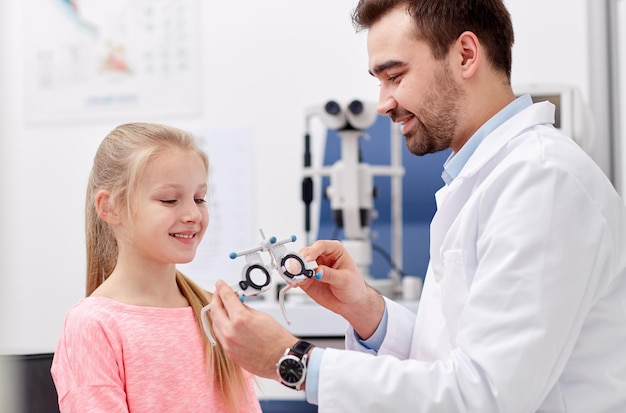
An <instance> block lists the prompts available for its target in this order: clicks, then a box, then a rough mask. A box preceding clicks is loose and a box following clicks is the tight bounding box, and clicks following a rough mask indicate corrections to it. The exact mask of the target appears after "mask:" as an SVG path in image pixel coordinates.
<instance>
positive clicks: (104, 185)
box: [85, 123, 249, 412]
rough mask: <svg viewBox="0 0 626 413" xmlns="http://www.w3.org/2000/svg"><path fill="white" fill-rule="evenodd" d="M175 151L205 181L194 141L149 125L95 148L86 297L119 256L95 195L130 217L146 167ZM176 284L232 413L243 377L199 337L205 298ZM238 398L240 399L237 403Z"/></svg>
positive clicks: (192, 287)
mask: <svg viewBox="0 0 626 413" xmlns="http://www.w3.org/2000/svg"><path fill="white" fill-rule="evenodd" d="M176 148H177V149H182V150H187V151H189V152H191V153H196V154H197V155H198V156H199V157H200V158H201V159H202V161H203V163H204V167H205V170H206V172H207V175H208V168H209V161H208V158H207V155H206V154H205V153H204V152H203V151H202V150H201V149H200V148H199V147H198V145H197V143H196V141H195V139H194V137H193V136H192V135H191V134H190V133H188V132H186V131H183V130H180V129H177V128H174V127H171V126H166V125H159V124H151V123H129V124H125V125H120V126H118V127H117V128H115V129H114V130H113V131H111V132H110V133H109V134H108V135H107V136H106V137H105V138H104V140H103V141H102V143H101V144H100V146H99V148H98V150H97V152H96V155H95V157H94V161H93V167H92V170H91V174H90V176H89V183H88V185H87V198H86V204H85V231H86V234H85V235H86V247H87V291H86V295H87V296H89V295H91V293H92V292H93V291H94V290H95V289H96V288H98V286H100V284H102V283H103V282H104V280H106V279H107V278H108V277H109V275H110V274H111V272H112V271H113V269H114V268H115V265H116V261H117V255H118V247H117V241H116V239H115V236H114V234H113V231H112V229H111V228H110V227H109V225H108V224H107V223H106V222H104V221H103V220H102V219H100V217H99V216H98V214H97V212H96V208H95V196H96V194H97V193H98V191H100V190H102V189H104V190H107V191H109V193H110V203H111V205H120V206H122V205H125V207H126V209H127V211H128V213H129V216H132V194H133V193H136V191H135V189H136V188H137V186H138V184H139V183H140V181H141V176H142V174H143V171H144V169H145V167H146V165H147V164H148V162H149V161H150V160H151V159H152V158H154V157H155V156H157V155H158V154H160V153H163V152H165V151H168V150H171V149H176ZM176 283H177V285H178V288H179V289H180V291H181V293H182V294H183V295H184V296H185V298H186V299H187V301H188V302H189V304H190V305H191V307H192V309H193V311H194V313H195V315H196V319H197V322H198V329H199V330H200V332H201V335H202V337H203V346H204V349H205V356H206V363H207V366H206V367H207V373H208V374H209V377H210V376H211V375H214V377H215V380H214V383H215V385H216V386H218V387H219V391H220V393H221V395H222V398H223V401H224V405H225V406H226V408H227V410H228V411H233V412H234V411H236V410H237V406H239V405H241V402H242V401H246V400H247V397H249V395H248V387H247V385H246V377H245V374H244V372H243V370H242V369H241V367H239V366H238V365H236V364H235V363H234V362H233V361H232V360H230V359H229V358H228V356H227V355H226V353H225V351H224V350H223V348H222V347H221V346H220V345H219V343H218V345H217V346H212V345H211V343H210V342H209V340H208V338H207V337H206V336H205V334H204V333H203V329H202V321H201V319H200V317H201V313H200V312H201V310H202V308H203V307H204V306H205V305H207V304H208V303H209V300H210V293H209V292H207V291H205V290H203V289H202V288H200V287H199V286H198V285H197V284H195V283H194V282H193V281H192V280H191V279H189V278H188V277H186V276H185V275H183V274H182V273H181V272H180V271H177V272H176ZM209 321H210V320H209ZM209 325H211V323H209ZM211 329H212V327H211ZM243 395H245V397H244V398H243V400H242V396H243ZM244 405H247V404H246V403H244Z"/></svg>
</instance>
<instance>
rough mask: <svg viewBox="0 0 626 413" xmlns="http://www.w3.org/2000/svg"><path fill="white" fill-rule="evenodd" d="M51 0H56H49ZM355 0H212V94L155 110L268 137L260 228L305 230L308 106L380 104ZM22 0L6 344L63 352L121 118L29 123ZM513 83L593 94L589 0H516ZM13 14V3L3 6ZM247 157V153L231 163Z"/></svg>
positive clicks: (12, 348) (206, 55)
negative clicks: (62, 337)
mask: <svg viewBox="0 0 626 413" xmlns="http://www.w3.org/2000/svg"><path fill="white" fill-rule="evenodd" d="M39 1H46V0H39ZM354 3H355V2H354V1H353V0H300V1H298V2H294V1H289V0H269V1H265V2H246V4H245V6H244V7H242V4H240V2H217V3H216V2H212V3H211V4H210V5H209V4H208V3H205V7H203V20H202V21H203V24H202V27H203V60H204V69H203V73H204V79H203V84H202V88H203V92H204V93H203V96H204V99H205V100H204V103H203V109H202V113H201V114H200V115H199V116H194V117H176V118H169V119H149V120H155V121H160V122H165V123H171V124H173V125H175V126H179V127H183V128H189V129H194V128H202V127H207V126H209V127H236V128H241V127H243V128H249V129H250V130H252V131H253V133H254V138H255V143H256V181H255V185H256V187H257V194H258V203H257V204H256V205H254V206H253V208H254V210H255V215H254V217H255V220H256V224H257V225H256V226H255V228H252V229H238V228H233V229H232V230H233V231H238V230H250V231H256V230H257V228H260V227H262V228H265V229H271V230H272V231H273V232H274V233H276V234H292V233H295V234H302V231H303V223H302V221H303V218H302V217H303V207H302V204H301V202H300V180H301V177H300V175H299V173H300V169H301V164H302V150H303V149H302V135H303V128H304V115H303V113H304V110H305V107H307V106H309V105H311V104H317V103H322V102H324V101H326V100H328V99H329V98H337V99H351V98H354V97H359V98H363V99H376V97H377V92H378V90H377V82H376V81H375V80H374V79H372V78H370V76H369V75H368V74H367V56H366V50H365V44H364V40H365V37H364V36H363V35H362V34H361V35H355V34H354V30H353V28H352V25H351V23H350V18H349V14H350V11H351V8H352V6H353V5H354ZM21 4H22V2H21V1H20V0H3V6H4V9H3V10H2V13H1V14H0V27H3V32H2V33H3V35H6V34H7V33H10V37H11V38H10V39H8V38H7V37H6V36H3V39H2V43H0V52H1V55H2V57H3V58H2V59H0V70H1V73H2V77H1V78H0V82H1V83H0V90H1V93H0V103H1V104H2V105H1V107H2V111H1V112H0V138H1V139H2V152H1V155H0V156H1V159H0V160H1V165H2V166H1V168H2V173H3V175H2V177H3V181H2V183H3V187H2V192H0V193H1V194H2V195H3V202H2V214H1V216H2V224H3V225H2V226H1V228H2V230H1V233H2V235H1V237H2V243H1V244H0V245H1V246H2V257H3V258H2V260H1V261H0V266H1V268H2V271H1V275H0V277H1V278H2V280H1V281H2V286H1V287H2V293H1V296H0V326H3V327H2V328H3V330H2V332H1V337H2V338H1V342H0V345H1V347H0V353H35V352H49V351H53V350H54V345H55V343H56V339H57V336H58V333H59V331H60V328H61V323H62V319H63V316H64V313H65V311H66V310H67V309H68V308H69V307H70V306H71V305H72V304H73V303H75V302H76V301H77V300H78V299H79V298H80V297H82V296H83V291H84V251H83V250H84V248H83V242H84V236H83V202H84V199H83V197H84V187H85V182H86V177H87V174H88V171H89V167H90V162H91V159H92V156H93V154H94V151H95V149H96V147H97V145H98V143H99V142H100V140H101V139H102V137H104V135H105V134H106V133H107V132H108V131H109V130H110V129H112V128H113V127H114V126H115V125H117V124H119V123H122V122H123V121H129V120H135V119H122V118H120V119H114V120H110V121H98V122H89V123H81V124H76V125H57V126H50V125H48V126H37V127H34V126H29V125H26V124H25V122H24V110H23V103H24V93H23V91H22V82H23V80H24V79H23V78H22V72H23V68H22V66H21V64H22V63H21V62H22V59H23V54H22V53H23V52H22V49H21V42H20V39H21V38H22V36H23V34H22V27H23V15H22V6H21ZM507 4H508V5H509V7H510V10H511V13H512V15H513V19H514V24H515V28H516V33H517V40H516V45H515V49H514V69H513V77H514V83H536V82H545V83H547V82H557V83H571V84H575V85H577V86H579V87H580V88H581V90H582V91H583V94H586V93H587V92H588V87H589V86H588V73H587V62H586V52H585V51H586V39H587V37H586V34H585V32H586V30H585V29H586V19H585V4H586V3H585V0H552V1H549V2H546V1H543V0H528V1H523V2H520V1H512V0H509V1H508V2H507ZM5 9H6V10H5ZM233 161H234V162H236V159H235V160H233Z"/></svg>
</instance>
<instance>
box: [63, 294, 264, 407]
mask: <svg viewBox="0 0 626 413" xmlns="http://www.w3.org/2000/svg"><path fill="white" fill-rule="evenodd" d="M200 334H201V332H200V330H199V328H198V325H197V323H196V320H195V318H194V315H193V311H192V309H191V307H186V308H155V307H139V306H133V305H128V304H122V303H119V302H117V301H113V300H110V299H107V298H102V297H89V298H83V299H82V300H81V301H80V302H78V303H77V304H76V305H75V306H74V307H72V308H71V309H70V311H69V312H68V313H67V315H66V318H65V323H64V326H63V332H62V334H61V338H60V340H59V342H58V345H57V349H56V352H55V355H54V360H53V363H52V376H53V378H54V383H55V385H56V389H57V393H58V395H59V407H60V409H61V412H63V413H66V412H90V413H94V412H106V413H117V412H132V413H144V412H145V413H155V412H167V413H175V412H181V413H182V412H185V413H189V412H223V411H224V406H223V403H222V400H221V397H220V395H219V392H216V391H215V390H214V387H213V384H212V381H213V377H209V378H207V374H206V370H205V362H204V354H203V349H202V341H201V336H200ZM248 377H249V381H248V383H249V386H248V391H249V399H250V403H249V404H248V405H244V403H243V402H242V405H241V412H246V413H249V412H261V407H260V405H259V402H258V399H257V398H256V395H255V393H254V382H253V380H252V377H251V375H249V376H248Z"/></svg>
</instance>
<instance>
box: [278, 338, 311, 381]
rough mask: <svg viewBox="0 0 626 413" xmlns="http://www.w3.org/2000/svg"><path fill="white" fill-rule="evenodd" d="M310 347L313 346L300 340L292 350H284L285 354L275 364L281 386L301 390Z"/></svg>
mask: <svg viewBox="0 0 626 413" xmlns="http://www.w3.org/2000/svg"><path fill="white" fill-rule="evenodd" d="M311 347H313V344H311V343H309V342H306V341H303V340H300V341H298V342H297V343H296V344H295V345H294V346H293V347H292V348H287V349H285V354H283V356H282V357H281V358H280V360H278V363H276V371H277V372H278V377H279V378H280V382H281V383H282V384H284V385H285V386H287V387H289V388H291V389H296V390H301V389H302V384H303V383H304V381H305V379H306V365H307V358H308V357H309V354H308V353H309V350H310V349H311Z"/></svg>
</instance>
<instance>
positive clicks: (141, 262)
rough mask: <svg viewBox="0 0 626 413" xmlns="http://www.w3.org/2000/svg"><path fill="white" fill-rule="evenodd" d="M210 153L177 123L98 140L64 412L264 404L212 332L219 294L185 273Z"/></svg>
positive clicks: (58, 375) (62, 362) (57, 365)
mask: <svg viewBox="0 0 626 413" xmlns="http://www.w3.org/2000/svg"><path fill="white" fill-rule="evenodd" d="M207 177H208V159H207V156H206V154H205V153H204V152H202V151H201V150H200V149H199V147H198V146H197V144H196V143H195V141H194V139H193V137H192V136H191V135H190V134H188V133H186V132H184V131H182V130H179V129H176V128H172V127H168V126H164V125H156V124H144V123H134V124H126V125H121V126H119V127H117V128H116V129H115V130H113V131H112V132H111V133H110V134H109V135H108V136H107V137H106V138H105V139H104V140H103V142H102V143H101V144H100V147H99V149H98V151H97V153H96V156H95V158H94V165H93V168H92V171H91V176H90V179H89V184H88V187H87V201H86V241H87V297H86V298H83V299H81V300H80V301H79V302H78V303H77V304H76V305H75V306H74V307H72V308H71V309H70V310H69V312H68V314H67V315H66V319H65V323H64V327H63V332H62V335H61V338H60V340H59V343H58V345H57V349H56V352H55V356H54V361H53V364H52V376H53V378H54V382H55V385H56V388H57V392H58V395H59V407H60V409H61V411H62V412H78V411H80V412H107V413H108V412H133V413H135V412H137V413H139V412H146V413H154V412H168V413H171V412H246V413H248V412H261V408H260V405H259V402H258V400H257V398H256V396H255V392H254V383H253V380H252V376H251V375H250V374H249V373H248V372H246V371H244V370H242V369H241V368H240V367H239V366H237V365H235V364H234V363H233V362H232V361H231V360H230V359H228V357H227V356H226V355H225V353H224V351H223V349H222V348H221V347H220V346H219V345H218V346H217V347H213V346H212V345H210V344H209V343H208V340H207V338H206V336H205V335H204V334H203V333H202V327H201V320H200V311H201V309H202V307H204V306H205V305H207V304H208V302H209V301H210V294H209V293H207V292H205V291H204V290H202V289H201V288H200V287H198V286H197V285H196V284H194V283H193V282H192V281H191V280H190V279H188V278H187V277H185V276H184V275H183V274H182V273H180V272H179V271H177V269H176V264H177V263H187V262H189V261H191V260H192V259H193V258H194V256H195V253H196V249H197V247H198V244H199V243H200V241H201V240H202V236H203V235H204V233H205V230H206V227H207V224H208V211H207V205H206V201H205V198H206V194H207Z"/></svg>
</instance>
